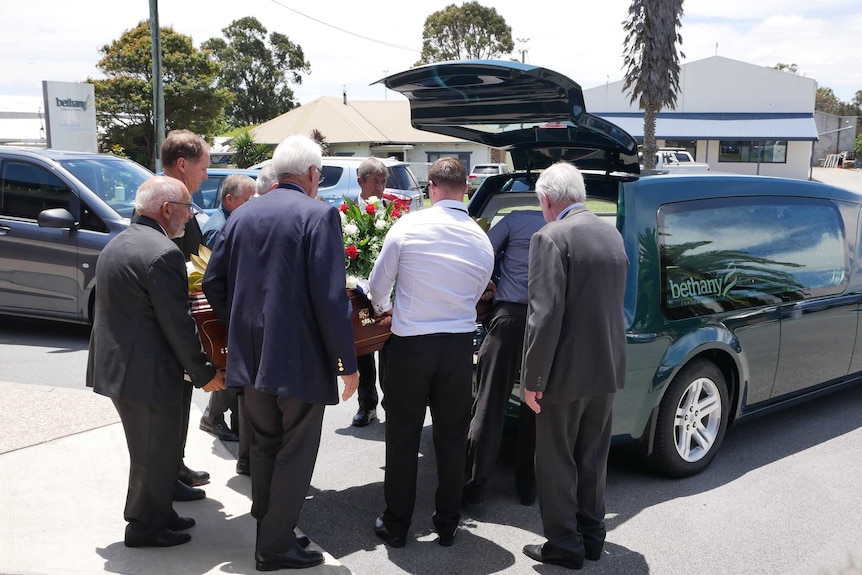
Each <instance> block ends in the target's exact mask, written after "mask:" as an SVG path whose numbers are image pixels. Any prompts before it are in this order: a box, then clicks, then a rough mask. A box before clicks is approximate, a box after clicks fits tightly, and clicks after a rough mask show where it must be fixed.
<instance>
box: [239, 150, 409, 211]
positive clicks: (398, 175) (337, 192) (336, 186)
mask: <svg viewBox="0 0 862 575" xmlns="http://www.w3.org/2000/svg"><path fill="white" fill-rule="evenodd" d="M366 159H367V158H365V157H354V156H324V157H323V169H322V170H321V173H320V178H321V183H320V186H319V188H318V190H317V195H318V197H320V198H323V199H324V200H326V201H327V202H329V203H330V204H332V205H334V206H339V205H341V204H342V203H344V197H345V196H347V197H348V198H350V199H351V200H354V201H355V200H356V198H357V197H359V192H360V189H359V183H358V182H357V178H358V175H357V170H358V169H359V164H361V163H362V162H363V161H364V160H366ZM271 161H272V160H266V161H265V162H261V163H260V164H256V165H254V166H252V167H251V168H250V169H260V168H262V167H263V166H265V165H267V164H268V163H270V162H271ZM380 161H381V162H383V163H384V164H385V165H386V168H387V169H388V170H389V176H388V177H387V178H386V191H385V192H384V193H383V197H384V199H386V200H389V201H391V202H395V204H396V205H397V206H399V207H404V206H407V207H409V208H410V209H411V210H414V211H415V210H421V209H422V206H423V203H422V189H421V188H420V187H419V183H418V182H417V181H416V177H415V176H414V175H413V172H412V171H411V170H410V164H408V163H407V162H401V161H398V160H394V159H392V158H380Z"/></svg>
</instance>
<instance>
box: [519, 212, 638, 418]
mask: <svg viewBox="0 0 862 575" xmlns="http://www.w3.org/2000/svg"><path fill="white" fill-rule="evenodd" d="M627 267H628V257H627V256H626V252H625V247H624V245H623V240H622V237H621V236H620V234H619V232H618V231H617V230H616V229H615V228H614V227H612V226H610V225H608V224H607V223H606V222H602V221H601V220H600V219H599V218H598V217H597V216H596V215H595V214H593V213H591V212H589V211H588V210H587V209H586V208H585V207H583V208H577V207H576V208H573V209H572V210H571V211H570V212H569V213H568V214H566V215H565V216H564V217H563V219H562V220H559V221H556V222H551V223H548V224H546V225H545V226H544V227H543V228H542V229H540V230H539V231H538V232H536V233H535V234H534V235H533V237H532V239H531V241H530V269H529V278H530V279H529V284H528V292H529V296H528V297H529V304H528V309H527V331H526V334H525V339H524V350H525V351H524V353H525V356H524V364H523V377H522V382H523V383H524V384H525V387H526V389H529V390H531V391H542V392H543V398H542V401H543V402H553V403H567V402H570V401H574V400H576V399H580V398H583V397H588V396H591V395H597V394H604V393H613V392H615V391H617V390H619V389H622V387H623V385H624V384H625V374H626V328H625V320H624V317H623V297H624V295H625V283H626V269H627Z"/></svg>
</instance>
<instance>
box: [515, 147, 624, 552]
mask: <svg viewBox="0 0 862 575" xmlns="http://www.w3.org/2000/svg"><path fill="white" fill-rule="evenodd" d="M536 194H537V195H538V197H539V203H540V204H541V206H542V213H543V214H544V216H545V221H546V222H548V223H547V224H546V225H545V226H544V227H543V228H542V229H540V230H539V231H538V232H536V233H535V234H534V235H533V237H532V239H531V241H530V263H529V282H528V292H529V295H528V298H529V303H528V309H527V331H526V335H525V338H524V350H525V352H524V353H525V355H524V364H523V378H522V384H523V387H524V390H523V394H524V401H525V402H526V403H527V405H528V406H530V408H531V409H532V410H533V411H534V412H535V413H536V488H537V491H538V496H539V507H540V510H541V514H542V527H543V530H544V535H545V537H546V538H547V541H546V542H545V543H544V545H527V546H525V547H524V554H526V555H527V556H528V557H530V558H531V559H534V560H536V561H541V562H544V563H553V564H555V565H562V566H564V567H568V568H569V569H580V568H581V567H583V564H584V558H586V559H590V560H593V561H597V560H598V559H599V558H600V557H601V552H602V547H603V546H604V541H605V523H604V517H605V501H604V496H605V479H606V476H607V459H608V450H609V449H610V442H611V408H612V405H613V401H614V394H615V393H616V391H617V390H619V389H622V387H623V385H624V383H625V374H626V326H625V321H624V318H623V297H624V295H625V283H626V269H627V268H628V257H627V256H626V252H625V248H624V246H623V240H622V237H621V236H620V234H619V232H617V230H616V228H614V227H613V226H611V225H609V224H607V223H605V222H602V221H601V220H600V219H599V218H598V217H597V216H596V215H595V214H593V213H592V212H590V211H588V210H587V208H586V206H585V205H584V201H585V199H586V190H585V187H584V179H583V176H582V175H581V173H580V171H578V169H577V168H576V167H575V166H573V165H571V164H568V163H565V162H559V163H557V164H554V165H553V166H551V167H549V168H548V169H547V170H545V171H544V172H543V173H542V175H541V176H539V179H538V180H537V181H536Z"/></svg>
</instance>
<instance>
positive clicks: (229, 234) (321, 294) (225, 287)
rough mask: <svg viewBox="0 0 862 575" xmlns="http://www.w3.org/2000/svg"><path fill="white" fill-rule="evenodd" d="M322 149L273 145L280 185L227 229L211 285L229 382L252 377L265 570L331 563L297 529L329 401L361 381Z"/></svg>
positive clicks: (207, 288)
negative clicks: (321, 192)
mask: <svg viewBox="0 0 862 575" xmlns="http://www.w3.org/2000/svg"><path fill="white" fill-rule="evenodd" d="M321 155H322V154H321V149H320V146H319V145H318V144H317V143H315V142H314V141H313V140H311V139H309V138H307V137H305V136H291V137H289V138H287V139H286V140H284V141H283V142H282V143H281V144H279V145H278V147H277V148H276V150H275V153H274V154H273V161H272V163H273V165H274V166H275V170H276V173H277V174H278V180H279V184H278V187H277V188H275V189H273V190H272V191H270V192H268V193H267V194H266V195H264V196H261V197H259V198H256V199H255V200H254V201H253V202H248V203H247V204H245V206H243V208H242V209H241V210H237V211H236V212H235V213H234V214H232V215H231V217H230V219H228V221H227V223H226V224H225V227H224V228H223V229H222V232H221V233H220V234H219V235H218V236H217V237H216V242H215V245H214V246H213V253H212V256H211V257H210V261H209V265H208V266H207V271H206V273H205V274H204V279H203V289H204V293H206V296H207V299H208V300H209V302H210V304H211V305H212V307H213V310H214V311H215V313H216V314H217V315H218V316H219V318H221V320H222V321H223V322H225V324H226V325H227V330H228V338H227V341H228V358H229V360H228V362H227V382H228V383H229V384H230V385H231V386H242V387H243V393H244V395H245V407H246V413H245V415H246V417H247V419H248V422H249V424H250V426H251V428H252V430H253V433H252V438H251V494H252V507H251V514H252V516H254V518H255V519H257V542H256V546H255V562H256V567H257V569H258V570H261V571H272V570H276V569H298V568H303V567H311V566H313V565H319V564H320V563H323V555H322V554H321V553H319V552H318V551H312V550H308V549H306V548H305V547H306V546H307V545H308V538H306V537H300V538H297V537H296V535H295V533H294V528H295V527H296V524H297V520H298V518H299V514H300V511H301V510H302V504H303V501H304V500H305V496H306V494H307V493H308V487H309V485H310V483H311V475H312V472H313V471H314V464H315V461H316V459H317V451H318V447H319V445H320V432H321V426H322V423H323V411H324V407H325V406H326V405H331V404H335V403H337V402H338V385H337V376H340V377H341V378H342V379H343V380H344V384H345V386H344V387H345V389H344V393H343V395H342V399H344V400H346V399H348V398H349V397H350V396H351V395H353V393H354V392H355V391H356V387H357V385H358V384H359V375H358V373H357V370H356V352H355V350H354V346H353V327H352V325H351V321H350V316H351V308H350V300H349V299H348V297H347V291H346V290H345V286H346V276H345V272H344V244H343V241H342V235H341V217H340V215H339V212H338V210H337V209H335V208H334V207H333V206H330V205H329V204H328V203H326V202H321V201H319V200H317V199H316V196H317V187H318V184H319V182H320V169H321V162H322V158H321Z"/></svg>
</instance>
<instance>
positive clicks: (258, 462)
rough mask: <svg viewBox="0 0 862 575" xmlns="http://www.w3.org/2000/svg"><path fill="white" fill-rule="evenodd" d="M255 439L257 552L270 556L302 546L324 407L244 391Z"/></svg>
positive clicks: (253, 475) (248, 389) (253, 490)
mask: <svg viewBox="0 0 862 575" xmlns="http://www.w3.org/2000/svg"><path fill="white" fill-rule="evenodd" d="M243 394H244V395H245V407H246V408H247V411H248V413H247V414H246V415H247V416H248V417H247V419H248V422H249V425H250V426H251V428H252V437H251V461H250V463H251V514H252V516H253V517H254V518H255V519H257V544H256V551H257V552H259V553H262V554H265V555H272V554H275V553H282V552H285V551H289V550H290V549H293V548H294V547H295V546H296V536H295V535H294V532H293V529H294V527H296V523H297V521H298V520H299V514H300V512H301V511H302V504H303V502H304V501H305V496H306V494H307V493H308V487H309V485H310V484H311V475H312V473H313V472H314V464H315V462H316V461H317V450H318V448H319V447H320V430H321V426H322V424H323V411H324V406H323V405H319V404H314V403H304V402H302V401H299V400H298V399H294V398H292V397H287V396H278V395H271V394H268V393H263V392H262V391H259V390H257V389H255V387H254V386H253V385H246V386H245V387H244V388H243Z"/></svg>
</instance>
